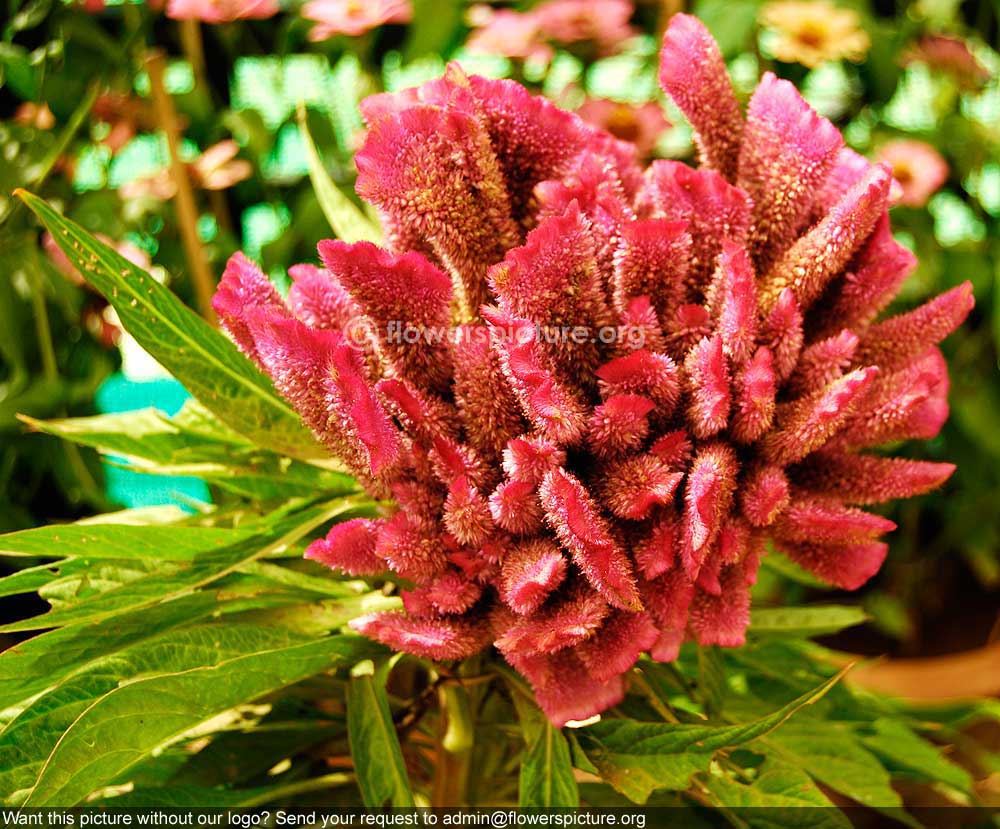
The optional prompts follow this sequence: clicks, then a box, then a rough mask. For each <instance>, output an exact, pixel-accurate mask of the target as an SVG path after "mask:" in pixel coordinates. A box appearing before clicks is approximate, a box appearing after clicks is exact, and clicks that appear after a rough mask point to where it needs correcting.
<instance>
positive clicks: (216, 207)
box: [178, 18, 233, 233]
mask: <svg viewBox="0 0 1000 829" xmlns="http://www.w3.org/2000/svg"><path fill="white" fill-rule="evenodd" d="M178 27H179V29H180V39H181V49H182V51H183V52H184V57H186V58H187V59H188V62H189V63H190V64H191V71H192V72H194V79H195V83H196V84H197V85H198V88H199V89H201V90H202V92H204V94H205V96H206V97H207V98H208V100H209V101H213V102H214V96H213V95H212V87H211V85H210V84H209V83H208V71H207V70H206V68H205V40H204V38H203V37H202V34H201V23H200V22H199V21H197V20H195V19H194V18H188V19H184V20H179V21H178ZM206 192H207V195H208V204H209V206H210V207H211V208H212V213H214V214H215V220H216V222H218V225H219V230H220V231H222V232H223V233H230V232H231V231H232V229H233V222H232V219H231V218H230V216H229V206H228V205H227V204H226V197H225V195H224V194H223V193H222V192H221V191H220V190H208V191H206Z"/></svg>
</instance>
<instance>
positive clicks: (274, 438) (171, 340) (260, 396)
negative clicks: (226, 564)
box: [16, 190, 325, 458]
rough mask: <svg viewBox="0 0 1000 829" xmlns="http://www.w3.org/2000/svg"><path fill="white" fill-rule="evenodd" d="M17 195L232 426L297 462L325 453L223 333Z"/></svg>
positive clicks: (164, 360)
mask: <svg viewBox="0 0 1000 829" xmlns="http://www.w3.org/2000/svg"><path fill="white" fill-rule="evenodd" d="M16 193H17V195H18V196H19V197H20V198H21V199H22V200H23V201H24V203H25V204H26V205H27V206H28V207H29V208H31V210H32V211H33V212H34V213H35V215H36V216H38V218H39V219H40V220H41V222H42V224H43V225H45V227H46V228H47V229H48V231H49V232H50V233H51V234H52V236H53V238H54V239H55V240H56V243H57V244H58V245H59V247H60V248H61V249H62V251H63V252H64V253H65V254H66V256H67V257H69V260H70V261H71V262H72V263H73V264H74V265H75V266H76V267H77V268H78V269H79V270H80V272H81V273H82V274H83V275H84V276H85V277H86V278H87V281H88V282H90V284H91V285H93V286H94V287H95V288H96V289H97V290H98V291H100V292H101V293H102V294H103V295H104V296H105V298H106V299H107V300H108V302H110V303H111V305H112V306H114V309H115V311H117V312H118V317H119V319H120V320H121V323H122V326H123V327H124V328H125V330H126V331H128V332H129V333H130V334H131V335H132V336H133V337H135V339H136V341H137V342H138V343H139V345H141V346H142V347H143V348H144V349H146V351H148V352H149V353H150V354H152V355H153V357H155V358H156V359H157V360H158V361H159V362H160V363H161V364H162V365H163V366H164V368H166V369H167V370H168V371H169V372H170V373H171V374H173V375H174V377H176V378H177V379H178V380H180V381H181V382H182V383H183V384H184V386H185V387H186V388H187V389H188V391H190V392H191V394H192V395H194V396H195V397H196V398H197V399H198V400H200V401H201V402H202V403H203V404H204V405H205V407H206V408H208V409H210V410H211V411H212V412H214V413H215V414H216V415H217V416H218V417H219V419H220V420H222V421H223V422H224V423H225V424H226V425H227V426H229V427H231V428H232V429H234V430H235V431H236V432H238V433H239V434H241V435H243V436H244V437H247V438H249V439H250V440H252V441H253V442H254V443H255V444H257V445H259V446H265V447H268V448H273V449H275V450H276V451H279V452H283V453H286V454H289V455H292V456H293V457H300V458H302V457H305V458H314V457H322V456H323V455H324V454H325V453H324V450H323V449H322V448H321V447H320V446H319V444H318V443H317V442H316V440H315V439H314V438H313V436H312V435H311V434H310V432H309V431H308V430H307V429H306V428H305V427H304V426H303V425H302V422H301V421H300V419H299V417H298V415H297V414H296V413H295V412H294V411H293V410H292V409H291V407H289V406H288V404H287V403H285V402H284V401H283V400H282V399H281V398H280V397H278V395H277V394H276V393H275V391H274V389H273V387H272V386H271V384H270V382H269V381H268V380H267V378H266V377H264V375H263V374H261V373H260V372H259V371H258V370H257V369H256V367H255V366H254V365H253V364H252V363H251V362H250V361H249V360H247V359H246V358H245V357H244V356H243V355H242V354H240V352H239V351H238V350H237V349H236V346H234V345H233V344H232V343H231V342H230V341H229V340H228V339H227V338H226V337H225V336H224V335H223V334H222V333H220V332H219V331H217V330H216V329H214V328H213V327H212V326H211V325H209V324H208V323H207V322H205V320H203V319H201V317H199V316H198V315H197V314H195V313H194V311H192V310H191V309H190V308H188V307H187V306H185V305H184V304H183V303H182V302H181V301H180V300H179V299H178V298H177V297H176V296H174V295H173V294H172V293H171V292H170V291H169V290H168V289H167V288H165V287H164V286H162V285H160V284H159V283H158V282H157V281H156V280H155V279H153V277H152V276H150V275H149V274H148V273H146V272H145V271H143V270H141V269H140V268H137V267H136V266H135V265H133V264H132V263H131V262H129V261H128V260H127V259H125V257H123V256H121V255H120V254H119V253H117V252H116V251H115V250H113V249H112V248H110V247H108V246H107V245H105V244H103V243H101V242H99V241H98V240H97V239H95V238H94V237H93V236H91V235H90V234H89V233H87V232H86V231H85V230H84V229H83V228H81V227H80V226H79V225H77V224H76V223H74V222H71V221H70V220H69V219H66V218H65V217H63V216H61V215H60V214H59V213H58V212H57V211H56V210H54V209H53V208H52V207H50V206H49V205H48V204H46V202H45V201H43V200H42V199H40V198H39V197H38V196H35V195H33V194H32V193H28V192H27V191H25V190H18V191H16Z"/></svg>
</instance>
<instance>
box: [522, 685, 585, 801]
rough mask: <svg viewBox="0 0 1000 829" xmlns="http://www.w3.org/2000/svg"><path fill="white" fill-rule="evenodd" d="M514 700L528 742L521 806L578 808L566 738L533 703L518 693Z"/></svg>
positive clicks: (523, 769)
mask: <svg viewBox="0 0 1000 829" xmlns="http://www.w3.org/2000/svg"><path fill="white" fill-rule="evenodd" d="M513 698H514V704H515V706H516V707H517V718H518V720H519V721H520V723H521V731H522V733H523V734H524V741H525V748H524V753H523V754H522V755H521V779H520V785H519V795H518V805H520V806H579V805H580V792H579V790H578V788H577V785H576V778H575V777H574V776H573V763H572V760H571V759H570V752H569V745H568V744H567V742H566V738H565V737H563V735H562V732H561V731H560V730H559V729H558V728H555V727H553V725H552V723H550V722H549V720H548V717H546V716H545V714H543V713H542V711H541V709H539V708H538V706H537V705H535V703H534V702H533V701H532V700H530V699H528V698H527V697H526V696H524V695H523V694H522V693H518V692H517V691H516V690H515V691H514V693H513Z"/></svg>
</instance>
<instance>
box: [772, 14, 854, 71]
mask: <svg viewBox="0 0 1000 829" xmlns="http://www.w3.org/2000/svg"><path fill="white" fill-rule="evenodd" d="M760 22H761V23H762V24H763V25H764V26H766V27H767V28H769V29H771V30H773V32H774V35H775V37H774V38H773V40H771V41H770V42H769V43H768V47H769V49H770V51H771V52H772V53H773V55H774V56H775V57H776V58H777V59H778V60H782V61H785V62H786V63H801V64H802V65H803V66H808V67H810V68H814V67H816V66H819V65H820V64H821V63H824V62H825V61H828V60H840V59H842V58H846V59H847V60H851V61H860V60H862V59H863V58H864V56H865V54H866V53H867V52H868V48H869V46H871V41H870V40H869V38H868V34H867V32H865V31H864V29H862V28H861V27H860V25H859V18H858V14H857V12H855V11H853V10H851V9H838V8H836V7H835V6H833V5H832V4H830V3H827V2H825V0H820V1H819V2H796V0H788V1H787V2H785V1H784V0H782V2H777V3H768V4H767V5H766V6H764V7H763V8H762V9H761V12H760Z"/></svg>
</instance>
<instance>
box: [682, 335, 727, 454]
mask: <svg viewBox="0 0 1000 829" xmlns="http://www.w3.org/2000/svg"><path fill="white" fill-rule="evenodd" d="M684 370H685V371H686V373H687V377H688V384H689V390H690V393H691V394H690V399H691V402H690V407H689V409H688V422H689V423H690V424H691V432H692V433H693V434H694V436H695V437H697V438H709V437H711V436H712V435H715V434H717V433H718V432H720V431H722V429H724V428H725V426H726V423H727V422H728V421H729V407H730V403H731V402H732V396H731V392H730V381H729V364H728V361H727V360H726V355H725V353H724V350H723V345H722V337H721V336H719V335H716V336H714V337H712V338H711V339H709V338H707V337H706V338H705V339H703V340H702V341H701V342H700V343H698V344H697V345H696V346H695V347H694V348H692V349H691V351H689V352H688V357H687V360H686V361H685V363H684Z"/></svg>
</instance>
